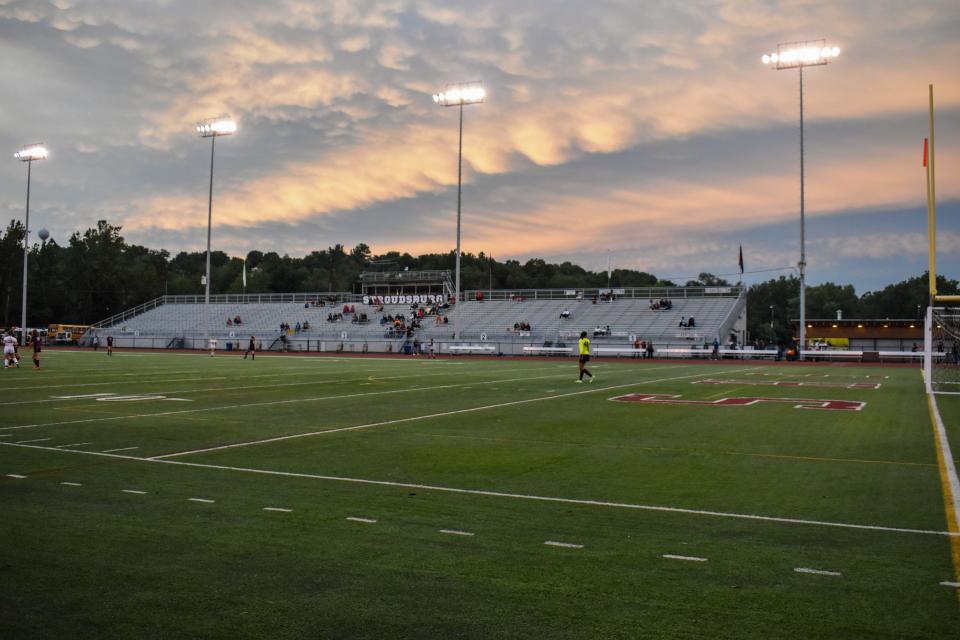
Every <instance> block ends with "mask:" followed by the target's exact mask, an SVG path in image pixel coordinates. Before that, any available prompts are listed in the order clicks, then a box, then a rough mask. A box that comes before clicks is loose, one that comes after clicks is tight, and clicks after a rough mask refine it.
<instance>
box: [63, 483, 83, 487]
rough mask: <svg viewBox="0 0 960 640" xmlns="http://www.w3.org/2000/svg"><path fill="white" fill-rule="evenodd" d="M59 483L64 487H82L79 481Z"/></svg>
mask: <svg viewBox="0 0 960 640" xmlns="http://www.w3.org/2000/svg"><path fill="white" fill-rule="evenodd" d="M60 484H62V485H63V486H65V487H82V486H83V485H82V484H80V483H79V482H61V483H60Z"/></svg>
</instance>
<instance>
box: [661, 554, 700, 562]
mask: <svg viewBox="0 0 960 640" xmlns="http://www.w3.org/2000/svg"><path fill="white" fill-rule="evenodd" d="M662 557H664V558H666V559H668V560H688V561H690V562H706V561H707V559H706V558H699V557H697V556H675V555H673V554H672V553H665V554H663V556H662Z"/></svg>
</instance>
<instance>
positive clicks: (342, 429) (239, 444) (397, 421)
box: [152, 373, 706, 460]
mask: <svg viewBox="0 0 960 640" xmlns="http://www.w3.org/2000/svg"><path fill="white" fill-rule="evenodd" d="M558 375H563V374H558ZM702 375H706V374H702V373H696V374H691V375H686V376H675V377H672V378H660V379H656V380H643V381H640V382H627V383H624V384H619V385H612V386H608V387H597V388H595V389H585V390H583V391H571V392H569V393H560V394H556V395H552V396H540V397H538V398H527V399H524V400H511V401H509V402H499V403H497V404H487V405H483V406H480V407H469V408H467V409H454V410H452V411H441V412H438V413H430V414H427V415H422V416H411V417H409V418H396V419H395V420H382V421H380V422H371V423H368V424H358V425H353V426H350V427H339V428H336V429H323V430H321V431H309V432H306V433H295V434H291V435H287V436H276V437H274V438H263V439H260V440H251V441H248V442H235V443H233V444H224V445H220V446H217V447H206V448H203V449H194V450H192V451H179V452H175V453H167V454H164V455H159V456H152V459H154V460H161V459H163V458H174V457H178V456H186V455H192V454H195V453H209V452H210V451H222V450H224V449H236V448H237V447H249V446H253V445H258V444H268V443H271V442H282V441H284V440H292V439H295V438H307V437H311V436H318V435H326V434H330V433H343V432H345V431H357V430H360V429H373V428H375V427H383V426H387V425H392V424H401V423H404V422H416V421H418V420H430V419H433V418H442V417H446V416H455V415H460V414H463V413H474V412H477V411H487V410H489V409H501V408H503V407H513V406H517V405H521V404H529V403H531V402H543V401H545V400H556V399H558V398H569V397H572V396H581V395H584V394H587V393H599V392H602V391H610V390H612V389H621V388H623V387H635V386H639V385H644V384H653V383H656V382H669V381H672V380H684V379H686V378H695V377H697V376H702ZM542 377H555V376H542ZM529 379H530V378H522V380H529ZM497 382H511V381H510V380H506V381H501V380H498V381H496V382H491V383H490V384H496V383H497ZM471 384H484V383H471ZM450 386H462V385H450ZM387 393H389V392H387ZM360 395H363V394H360Z"/></svg>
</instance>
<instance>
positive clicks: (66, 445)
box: [57, 442, 91, 449]
mask: <svg viewBox="0 0 960 640" xmlns="http://www.w3.org/2000/svg"><path fill="white" fill-rule="evenodd" d="M87 444H91V443H90V442H74V443H73V444H58V445H57V449H63V448H64V447H82V446H84V445H87Z"/></svg>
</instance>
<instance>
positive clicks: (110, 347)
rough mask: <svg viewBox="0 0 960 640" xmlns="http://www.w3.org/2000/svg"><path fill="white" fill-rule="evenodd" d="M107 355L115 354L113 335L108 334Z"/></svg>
mask: <svg viewBox="0 0 960 640" xmlns="http://www.w3.org/2000/svg"><path fill="white" fill-rule="evenodd" d="M107 355H108V356H112V355H113V336H107Z"/></svg>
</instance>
